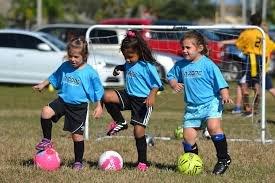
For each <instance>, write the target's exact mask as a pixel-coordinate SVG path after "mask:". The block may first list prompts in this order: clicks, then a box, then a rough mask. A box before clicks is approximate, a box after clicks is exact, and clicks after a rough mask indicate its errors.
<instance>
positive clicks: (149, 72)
mask: <svg viewBox="0 0 275 183" xmlns="http://www.w3.org/2000/svg"><path fill="white" fill-rule="evenodd" d="M121 51H122V53H123V56H124V57H125V60H126V63H125V64H124V65H120V66H117V67H116V68H115V70H114V73H113V74H114V75H117V74H119V71H124V72H125V89H124V90H119V91H118V90H107V91H106V92H105V94H104V104H105V107H106V109H107V111H108V113H109V114H110V115H111V116H112V118H113V120H114V123H113V124H114V125H110V128H109V130H108V132H107V134H108V135H114V134H116V133H117V132H119V131H121V130H124V129H127V128H128V125H127V123H126V121H125V119H124V117H123V116H122V114H121V111H123V110H131V115H132V116H131V124H132V125H134V136H135V140H136V147H137V152H138V166H137V168H138V169H139V170H141V171H145V170H146V169H147V168H148V165H147V144H146V138H145V128H146V126H147V124H148V122H149V119H150V116H151V113H152V110H153V105H154V103H155V95H156V93H157V91H158V90H159V88H160V87H162V83H161V81H160V78H159V75H158V72H157V69H156V67H155V66H154V63H155V62H156V60H155V59H154V57H153V56H152V54H151V50H150V49H149V47H148V46H147V44H146V42H145V40H144V39H143V38H142V37H141V35H140V34H139V33H138V32H137V31H134V30H130V31H128V32H127V34H126V37H125V38H124V40H123V41H122V44H121Z"/></svg>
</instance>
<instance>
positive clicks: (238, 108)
mask: <svg viewBox="0 0 275 183" xmlns="http://www.w3.org/2000/svg"><path fill="white" fill-rule="evenodd" d="M242 98H243V97H242V89H241V86H240V84H238V86H237V90H236V100H235V108H234V109H233V110H232V114H239V113H241V106H242Z"/></svg>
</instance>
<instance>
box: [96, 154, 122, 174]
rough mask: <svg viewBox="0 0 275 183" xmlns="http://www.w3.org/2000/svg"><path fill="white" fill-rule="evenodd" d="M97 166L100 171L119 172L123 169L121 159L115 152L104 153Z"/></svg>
mask: <svg viewBox="0 0 275 183" xmlns="http://www.w3.org/2000/svg"><path fill="white" fill-rule="evenodd" d="M98 166H99V168H100V169H101V170H112V171H119V170H121V169H122V167H123V159H122V157H121V156H120V154H119V153H117V152H116V151H105V152H104V153H103V154H101V156H100V157H99V161H98Z"/></svg>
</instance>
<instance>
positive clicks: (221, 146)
mask: <svg viewBox="0 0 275 183" xmlns="http://www.w3.org/2000/svg"><path fill="white" fill-rule="evenodd" d="M211 139H212V141H213V143H214V145H215V148H216V151H217V157H218V159H226V158H227V157H228V151H227V142H226V137H225V135H224V134H217V135H213V136H211Z"/></svg>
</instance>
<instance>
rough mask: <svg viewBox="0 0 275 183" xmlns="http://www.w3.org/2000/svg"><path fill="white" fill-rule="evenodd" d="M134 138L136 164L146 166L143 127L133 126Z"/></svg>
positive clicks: (145, 145)
mask: <svg viewBox="0 0 275 183" xmlns="http://www.w3.org/2000/svg"><path fill="white" fill-rule="evenodd" d="M134 136H135V140H136V147H137V153H138V162H140V163H145V164H147V143H146V137H145V127H144V126H141V125H138V124H136V125H135V126H134Z"/></svg>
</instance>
